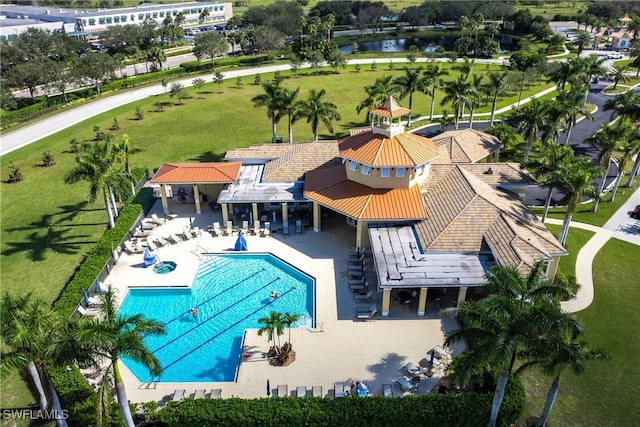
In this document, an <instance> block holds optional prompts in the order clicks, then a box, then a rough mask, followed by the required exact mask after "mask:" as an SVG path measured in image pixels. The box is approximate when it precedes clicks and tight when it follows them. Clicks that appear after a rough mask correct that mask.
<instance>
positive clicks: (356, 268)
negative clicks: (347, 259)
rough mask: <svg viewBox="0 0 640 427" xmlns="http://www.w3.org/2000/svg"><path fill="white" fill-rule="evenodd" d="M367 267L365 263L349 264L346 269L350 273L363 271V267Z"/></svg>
mask: <svg viewBox="0 0 640 427" xmlns="http://www.w3.org/2000/svg"><path fill="white" fill-rule="evenodd" d="M365 265H367V261H362V262H359V263H357V264H349V265H348V266H347V269H349V270H351V271H364V266H365Z"/></svg>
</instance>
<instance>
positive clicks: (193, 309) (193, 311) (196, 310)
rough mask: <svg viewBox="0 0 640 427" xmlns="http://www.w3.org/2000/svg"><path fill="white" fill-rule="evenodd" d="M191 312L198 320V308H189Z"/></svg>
mask: <svg viewBox="0 0 640 427" xmlns="http://www.w3.org/2000/svg"><path fill="white" fill-rule="evenodd" d="M189 313H191V315H192V316H193V318H194V319H195V320H198V309H197V308H195V307H193V308H192V309H191V310H189Z"/></svg>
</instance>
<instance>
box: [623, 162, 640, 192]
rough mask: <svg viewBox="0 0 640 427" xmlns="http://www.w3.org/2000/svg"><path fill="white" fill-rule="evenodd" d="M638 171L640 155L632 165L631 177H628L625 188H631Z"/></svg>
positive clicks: (639, 168)
mask: <svg viewBox="0 0 640 427" xmlns="http://www.w3.org/2000/svg"><path fill="white" fill-rule="evenodd" d="M638 170H640V155H637V156H636V161H635V162H634V163H633V169H632V170H631V175H629V179H628V180H627V183H626V184H625V187H627V188H631V187H632V186H633V179H634V178H635V177H636V175H638Z"/></svg>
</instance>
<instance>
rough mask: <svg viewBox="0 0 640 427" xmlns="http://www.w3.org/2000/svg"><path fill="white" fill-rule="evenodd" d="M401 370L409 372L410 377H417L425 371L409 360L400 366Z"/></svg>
mask: <svg viewBox="0 0 640 427" xmlns="http://www.w3.org/2000/svg"><path fill="white" fill-rule="evenodd" d="M402 370H403V371H404V372H406V373H407V374H409V376H410V377H419V376H420V375H422V374H424V373H425V371H424V370H423V369H422V368H421V367H419V366H416V365H414V364H413V363H411V362H409V363H407V364H406V365H404V366H403V367H402Z"/></svg>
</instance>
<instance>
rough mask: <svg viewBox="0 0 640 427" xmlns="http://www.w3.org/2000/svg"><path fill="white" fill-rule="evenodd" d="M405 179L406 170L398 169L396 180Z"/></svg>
mask: <svg viewBox="0 0 640 427" xmlns="http://www.w3.org/2000/svg"><path fill="white" fill-rule="evenodd" d="M402 177H404V168H396V178H402Z"/></svg>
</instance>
